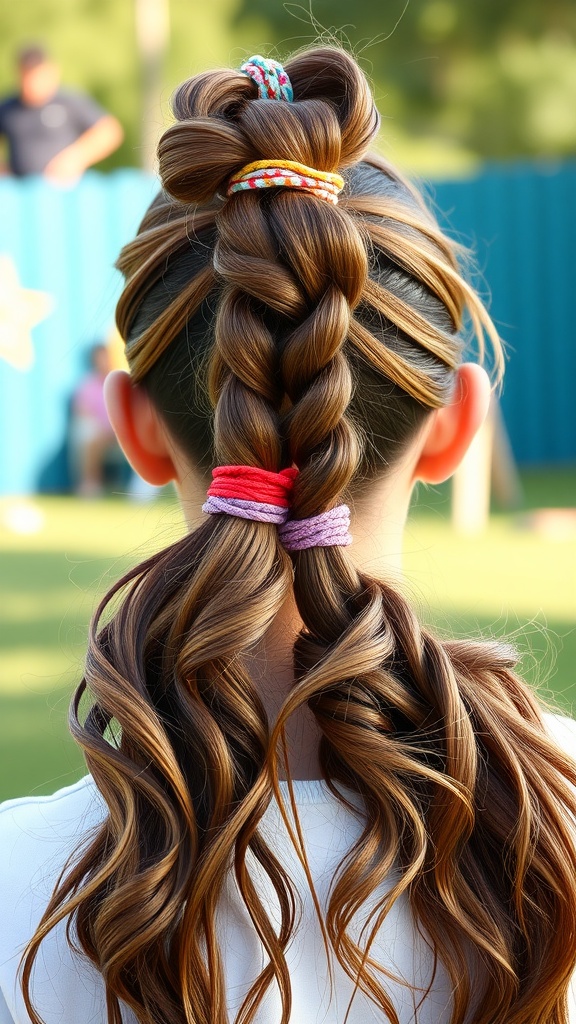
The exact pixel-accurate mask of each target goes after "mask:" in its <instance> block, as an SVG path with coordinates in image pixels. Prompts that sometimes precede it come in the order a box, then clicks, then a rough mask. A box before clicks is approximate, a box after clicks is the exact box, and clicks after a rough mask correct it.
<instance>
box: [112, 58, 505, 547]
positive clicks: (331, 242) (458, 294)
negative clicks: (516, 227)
mask: <svg viewBox="0 0 576 1024" xmlns="http://www.w3.org/2000/svg"><path fill="white" fill-rule="evenodd" d="M286 71H287V73H288V75H289V79H290V82H291V83H292V87H293V95H294V101H293V102H287V101H285V100H270V99H262V98H260V97H259V89H258V85H257V84H256V82H255V81H254V80H253V79H252V78H250V77H248V75H247V74H245V73H242V72H239V71H235V72H234V71H218V72H207V73H205V74H203V75H198V76H196V78H194V79H192V80H191V81H189V82H186V83H185V84H184V85H183V86H181V88H180V89H179V90H178V92H177V93H176V97H175V101H174V110H175V113H176V117H177V121H176V123H175V124H174V125H173V126H172V127H171V128H169V129H168V130H167V131H166V133H165V134H164V136H163V138H162V141H161V143H160V147H159V159H160V174H161V178H162V182H163V185H164V192H163V193H162V194H161V195H160V196H159V197H158V198H157V199H156V200H155V202H154V203H153V204H152V206H151V208H150V210H149V211H148V213H147V215H146V217H145V219H144V221H143V223H142V225H141V228H140V231H139V234H138V237H137V239H136V240H135V241H134V242H133V243H131V244H130V245H128V246H127V247H126V248H125V249H124V251H123V253H122V255H121V257H120V260H119V266H120V269H121V270H122V271H123V273H124V274H125V276H126V278H127V284H126V289H125V291H124V294H123V296H122V298H121V300H120V303H119V307H118V325H119V328H120V331H121V333H122V335H123V337H125V339H126V342H127V347H126V352H127V356H128V360H129V363H130V368H131V376H132V382H133V383H136V384H141V385H142V386H143V388H144V390H145V392H146V394H147V395H149V397H150V399H151V400H152V403H153V406H154V408H155V409H156V410H157V411H158V413H159V414H160V416H161V417H162V421H163V423H164V424H165V425H166V427H167V428H168V431H169V433H170V435H171V437H172V438H173V439H174V441H175V442H176V444H177V446H178V448H179V450H180V451H181V452H182V453H183V454H184V455H185V456H187V457H188V459H189V460H190V461H191V462H192V464H193V465H195V466H196V467H197V468H199V469H200V470H204V471H206V470H207V469H209V468H211V467H212V466H214V465H215V464H216V463H231V464H247V465H254V466H259V467H262V468H265V469H273V470H278V469H280V468H281V467H283V466H286V465H291V464H295V465H296V466H297V467H298V469H299V471H300V472H299V476H298V479H297V481H296V485H295V489H294V496H293V500H294V504H293V509H292V514H293V515H294V517H295V518H301V517H304V516H309V515H311V514H314V513H316V512H321V511H323V510H324V509H325V508H329V507H330V506H331V505H332V504H334V503H335V502H336V501H337V500H338V499H339V497H340V496H341V495H342V494H343V493H344V492H348V493H350V494H351V495H352V496H354V494H356V493H359V492H360V491H361V490H362V489H363V488H364V489H365V488H366V484H367V482H368V481H370V480H371V479H373V478H374V477H376V476H381V475H382V474H383V473H385V471H386V469H387V467H389V466H391V465H392V464H393V463H395V462H396V461H397V460H398V458H399V457H400V456H401V455H402V454H403V452H405V450H406V449H407V447H408V446H409V444H410V442H411V441H413V440H414V438H415V436H416V435H417V434H418V433H419V432H420V431H421V428H422V427H423V425H424V423H425V421H426V420H427V418H428V416H429V414H430V412H431V410H435V409H439V408H442V407H445V406H447V405H450V404H452V403H453V402H454V400H455V399H458V398H460V397H462V392H465V393H466V394H469V392H470V391H471V390H472V389H473V388H474V385H475V384H476V378H477V377H478V375H477V374H476V375H475V379H474V381H473V382H472V384H470V383H468V386H467V387H464V388H463V387H461V386H459V384H458V382H457V379H456V378H457V367H458V366H459V364H460V363H461V361H462V347H463V337H462V321H463V313H464V311H465V309H466V307H468V310H469V312H470V314H471V322H472V325H473V326H474V327H475V328H476V329H477V331H478V333H479V335H481V333H482V328H486V329H487V330H488V332H489V333H490V335H491V337H492V339H493V341H495V344H496V351H497V358H498V362H500V349H499V346H498V342H497V339H496V337H495V333H494V331H493V329H492V328H491V325H490V322H489V320H488V318H487V317H486V315H485V313H484V311H483V309H482V306H481V304H480V303H479V301H478V299H477V298H476V296H475V295H474V293H473V292H472V291H471V289H469V288H468V286H467V285H466V284H465V282H464V281H463V279H462V278H461V276H460V274H459V272H458V269H457V266H456V261H455V252H454V246H453V245H452V244H451V243H450V242H449V241H448V240H447V239H446V238H445V237H444V236H443V235H442V234H441V233H440V231H439V229H438V227H437V226H436V225H435V223H434V221H433V219H432V218H431V216H430V215H429V214H428V213H427V212H426V210H425V208H424V206H423V204H422V202H421V200H420V199H419V197H418V196H417V195H416V193H415V192H414V190H413V189H412V188H410V187H409V186H408V185H407V184H406V183H405V182H404V181H403V180H402V179H401V178H400V176H399V175H398V174H397V172H395V171H394V170H393V169H392V168H390V167H389V166H388V165H386V164H385V162H384V161H383V160H382V159H381V158H378V157H376V156H374V155H372V156H369V155H367V153H368V149H369V146H370V144H371V143H372V141H373V139H374V136H375V134H376V132H377V129H378V123H379V119H378V114H377V112H376V109H375V107H374V103H373V100H372V96H371V94H370V90H369V87H368V85H367V82H366V80H365V78H364V76H363V74H362V72H361V71H360V69H359V67H358V65H357V64H356V63H355V61H354V60H353V59H352V58H351V57H349V56H348V55H347V54H346V53H345V52H344V51H340V50H335V49H328V48H322V49H317V50H313V51H308V52H304V53H301V54H300V55H298V56H296V57H294V58H292V59H291V60H290V61H288V62H287V64H286ZM266 159H268V160H270V159H273V160H290V161H299V162H301V163H303V164H305V165H308V166H311V167H313V168H316V169H318V170H320V171H323V172H334V171H341V172H342V174H343V176H344V181H345V185H344V190H343V192H342V194H341V196H340V201H339V203H338V205H337V206H335V205H332V204H331V203H329V202H327V201H326V200H324V199H321V198H318V197H317V196H316V195H314V194H311V193H310V192H307V191H303V190H302V189H296V188H252V189H249V190H246V191H241V192H238V193H234V194H232V195H230V196H228V197H227V196H226V192H227V186H228V182H229V181H230V180H231V178H232V177H233V176H234V175H235V174H237V173H238V172H239V171H240V170H241V169H242V168H243V167H244V166H245V165H247V164H250V163H251V162H253V161H260V160H266ZM466 372H467V371H464V375H465V376H466ZM114 387H118V388H120V394H121V395H122V396H123V397H124V398H125V397H126V382H124V385H122V383H117V384H113V385H112V387H111V388H110V389H109V394H110V393H112V397H111V399H110V404H111V407H112V415H113V418H114V419H116V420H118V417H117V416H115V407H116V402H115V400H114V393H113V390H112V389H113V388H114ZM123 387H124V391H122V388H123ZM474 393H475V392H474ZM119 397H120V396H119ZM139 398H140V396H139ZM445 418H446V417H445ZM445 418H444V419H445ZM460 426H461V424H459V427H460ZM119 433H120V436H121V440H123V442H124V445H125V447H126V448H127V451H128V454H129V456H130V457H131V458H132V460H133V461H134V460H136V463H138V453H137V452H134V451H133V449H132V448H131V446H130V438H129V437H128V438H124V433H123V430H122V424H121V423H120V424H119ZM468 440H469V435H466V437H464V436H462V438H461V439H460V445H459V454H462V451H463V450H464V449H465V447H466V443H467V441H468ZM429 447H430V448H432V447H433V446H432V445H431V446H429ZM137 468H142V469H143V471H144V475H146V473H147V472H148V475H150V469H147V467H146V466H145V465H144V466H143V467H140V465H138V467H137ZM451 468H453V467H452V466H448V465H447V466H442V467H435V468H434V470H432V467H428V471H429V473H430V472H431V473H432V474H434V472H435V473H436V476H438V474H440V475H448V474H449V472H450V469H451ZM163 469H164V472H163V471H162V468H159V471H157V472H156V473H155V472H154V467H152V474H153V475H154V477H155V479H156V480H157V481H160V480H162V478H163V476H164V475H165V473H166V471H167V469H168V467H167V466H164V467H163ZM213 526H214V529H218V525H217V524H213ZM246 529H247V530H249V529H250V527H246ZM269 532H271V531H269Z"/></svg>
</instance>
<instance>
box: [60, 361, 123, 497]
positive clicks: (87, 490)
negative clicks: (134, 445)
mask: <svg viewBox="0 0 576 1024" xmlns="http://www.w3.org/2000/svg"><path fill="white" fill-rule="evenodd" d="M89 359H90V371H89V372H88V373H87V374H86V376H85V377H84V378H83V379H82V380H81V381H80V384H79V385H78V387H77V388H76V390H75V392H74V394H73V396H72V404H71V417H70V450H71V460H72V478H73V480H74V483H75V490H76V491H77V493H78V494H79V495H80V496H81V497H83V498H94V497H98V496H99V495H100V494H102V492H103V489H104V467H105V461H106V457H107V456H108V455H109V453H110V451H111V450H112V449H113V448H115V447H116V438H115V435H114V431H113V429H112V426H111V424H110V420H109V418H108V413H107V411H106V404H105V401H104V381H105V379H106V376H107V374H108V372H109V370H110V355H109V352H108V348H107V346H106V345H104V344H97V345H94V346H93V347H92V349H91V350H90V355H89Z"/></svg>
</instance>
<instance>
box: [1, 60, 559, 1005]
mask: <svg viewBox="0 0 576 1024" xmlns="http://www.w3.org/2000/svg"><path fill="white" fill-rule="evenodd" d="M174 109H175V115H176V122H175V123H174V124H173V125H172V126H171V127H170V128H168V129H167V131H166V132H165V133H164V135H163V137H162V139H161V142H160V146H159V165H160V174H161V179H162V190H161V191H160V193H159V195H158V196H157V198H156V199H155V200H154V201H153V203H152V204H151V206H150V208H149V210H148V211H147V213H146V215H145V217H144V220H143V222H142V224H141V227H140V230H139V232H138V235H137V237H136V238H135V239H134V240H133V241H132V242H130V243H128V245H126V246H125V248H124V249H123V250H122V253H121V255H120V258H119V261H118V266H119V268H120V270H121V271H122V272H123V274H124V276H125V289H124V292H123V294H122V296H121V298H120V301H119V305H118V309H117V322H118V326H119V329H120V332H121V334H122V336H123V337H124V339H125V342H126V354H127V358H128V364H129V368H130V369H129V373H127V372H124V371H116V372H114V373H112V374H111V375H110V376H109V378H108V379H107V383H106V397H107V405H108V409H109V413H110V417H111V420H112V422H113V424H114V428H115V431H116V434H117V436H118V439H119V441H120V443H121V445H122V447H123V448H124V451H125V453H126V455H127V457H128V458H129V460H130V462H131V463H132V465H133V467H134V468H135V470H137V471H138V472H139V473H140V474H141V475H142V477H143V478H145V479H147V480H148V481H149V482H150V483H152V484H156V485H163V484H166V483H167V482H169V481H175V483H176V486H177V489H178V493H179V497H180V500H181V502H182V506H183V510H184V513H185V516H186V520H187V524H188V528H189V529H188V532H187V533H186V535H185V536H184V537H182V538H181V539H180V540H178V541H177V542H176V543H174V544H172V545H171V546H170V547H168V548H167V549H165V550H162V551H160V552H159V553H157V554H155V555H153V556H151V557H149V558H148V559H147V560H146V561H145V562H143V563H142V564H141V565H140V566H137V567H135V568H134V569H132V570H130V571H129V572H128V573H127V574H126V576H125V577H124V578H123V579H121V580H120V581H119V582H118V583H117V584H116V585H115V586H114V587H113V588H112V589H111V591H110V593H109V595H108V596H107V597H106V598H105V599H104V600H103V601H102V603H101V605H100V607H99V609H98V611H97V613H96V615H95V618H94V621H93V624H92V627H91V630H90V639H89V647H88V654H87V659H86V668H85V675H84V678H83V679H82V681H81V683H80V685H79V687H78V689H77V692H76V694H75V697H74V700H73V704H72V710H71V718H70V721H71V727H72V731H73V734H74V736H75V737H76V739H77V741H78V742H79V743H80V744H81V746H82V748H83V750H84V752H85V756H86V761H87V765H88V768H89V769H90V774H89V775H88V776H86V777H85V778H84V779H83V780H81V781H80V782H79V783H77V784H75V785H73V786H69V787H66V788H64V789H61V790H59V791H58V792H56V793H55V794H54V795H53V796H50V797H35V796H32V797H29V798H23V799H16V800H12V801H9V802H8V803H6V804H5V805H3V809H2V811H1V812H0V851H1V856H2V860H1V862H0V904H1V905H2V907H3V914H4V915H5V922H6V923H5V928H4V934H3V936H2V937H1V938H0V991H1V992H2V993H3V997H4V1000H5V1003H4V1006H3V1008H2V1009H3V1016H1V1015H0V1020H1V1022H2V1024H24V1022H30V1021H32V1022H33V1024H38V1022H39V1021H40V1020H41V1019H42V1020H44V1021H45V1022H46V1024H56V1022H58V1024H76V1022H77V1021H87V1020H98V1021H108V1022H109V1024H120V1021H122V1022H125V1024H128V1022H134V1021H137V1022H139V1024H192V1022H205V1024H208V1022H212V1024H224V1022H225V1021H230V1022H232V1021H242V1024H256V1022H258V1024H288V1022H289V1021H290V1022H292V1024H314V1022H317V1021H320V1020H322V1021H325V1022H326V1024H342V1022H343V1021H344V1020H346V1021H347V1022H348V1024H366V1022H367V1021H374V1022H375V1021H382V1022H385V1021H390V1022H393V1024H414V1022H415V1021H418V1024H535V1022H537V1021H538V1022H539V1024H568V1022H569V1021H570V1022H571V1024H573V1022H576V1006H575V1004H574V1000H573V988H572V989H571V988H570V984H571V978H573V975H574V969H575V967H576V837H575V815H576V796H575V791H574V785H575V784H576V764H575V762H574V760H573V758H572V756H571V755H572V754H573V753H574V743H575V739H576V723H574V722H573V721H572V720H569V719H565V718H562V717H560V716H558V715H553V714H547V713H545V711H544V709H543V707H542V706H541V704H540V702H539V700H538V699H537V697H536V696H535V694H534V693H533V692H532V691H531V689H530V688H529V686H528V685H527V684H526V682H525V681H524V680H523V679H522V677H521V676H520V674H519V673H518V671H517V668H516V655H515V652H514V651H513V649H512V648H511V647H509V646H508V645H507V644H504V643H502V642H500V641H496V640H494V639H492V640H489V641H484V642H483V641H480V640H478V638H477V637H471V638H464V637H462V638H460V639H458V640H456V641H454V640H448V639H446V638H444V637H439V636H437V635H436V634H435V633H434V631H433V630H431V629H430V628H428V627H426V626H424V625H423V624H422V623H421V622H420V621H419V618H418V616H417V615H416V612H415V611H414V609H413V608H412V607H411V605H410V603H409V601H408V599H407V597H406V596H405V588H404V586H403V583H402V580H401V576H400V565H399V560H400V555H399V553H400V551H401V549H402V535H403V530H404V525H405V521H406V516H407V512H408V506H409V502H410V496H411V493H412V491H413V488H414V486H415V484H416V483H417V482H418V481H422V482H428V483H430V484H437V483H439V482H440V481H442V480H443V479H445V478H447V477H449V476H450V475H451V474H452V473H453V472H454V470H455V469H456V468H457V466H458V464H459V463H460V461H461V459H462V458H463V457H464V455H465V453H466V451H467V449H468V448H469V446H470V444H471V443H472V440H473V438H474V436H475V433H476V432H477V430H478V428H479V427H480V425H481V423H482V421H483V418H484V416H485V415H486V411H487V409H488V405H489V401H490V393H491V387H490V381H489V378H488V375H487V373H486V372H485V370H484V369H483V368H482V366H480V365H476V364H472V363H463V362H462V356H463V350H464V345H465V342H466V338H465V332H464V329H463V323H465V322H466V317H467V316H469V317H470V318H471V321H472V323H473V324H474V325H475V329H476V332H477V334H478V338H479V341H480V351H481V352H483V349H484V345H483V341H487V340H489V341H490V342H491V345H492V349H493V352H494V357H495V365H496V368H497V371H500V372H501V369H502V351H501V345H500V341H499V339H498V336H497V334H496V332H495V330H494V327H493V325H492V324H491V321H490V319H489V317H488V315H487V313H486V311H485V309H484V307H483V306H482V304H481V302H480V300H479V298H478V296H477V295H476V293H475V292H474V291H473V290H472V289H471V288H470V286H469V285H468V284H467V283H466V282H465V281H464V279H463V278H462V276H461V274H460V272H459V269H458V265H457V261H456V255H457V250H456V248H455V246H454V244H453V243H452V242H451V241H450V240H449V239H448V238H447V237H445V236H444V235H443V234H442V232H441V231H440V229H439V227H438V225H437V224H436V223H435V221H434V219H433V217H432V216H431V214H430V213H429V212H428V211H427V210H426V208H425V206H424V204H423V202H422V200H421V199H420V197H419V196H418V194H417V193H416V192H415V190H414V189H413V188H412V187H411V186H410V185H409V184H408V183H406V182H405V180H404V179H403V178H402V177H401V175H400V174H399V173H398V172H397V171H396V170H395V169H394V168H393V167H392V166H390V165H389V164H388V163H387V162H386V161H385V160H384V159H383V158H382V157H380V156H377V155H375V154H374V153H371V152H370V150H369V147H370V143H371V141H372V140H373V138H374V135H375V133H376V131H377V128H378V121H379V119H378V114H377V111H376V109H375V107H374V103H373V99H372V95H371V93H370V90H369V87H368V84H367V82H366V80H365V78H364V76H363V74H362V72H361V70H360V68H359V67H358V65H357V64H356V62H355V61H354V60H353V59H352V58H351V57H350V56H349V55H347V54H346V53H345V52H344V51H343V50H338V49H336V48H330V47H318V48H315V49H312V50H309V51H300V52H299V53H298V54H297V55H296V56H294V57H292V58H290V60H289V61H288V62H287V63H286V65H285V67H282V66H281V65H279V64H277V63H276V62H275V61H267V60H264V59H263V58H261V57H259V56H255V57H253V58H251V59H250V60H249V61H248V62H247V63H246V64H245V65H243V67H242V68H241V69H240V71H235V70H230V69H223V70H216V71H209V72H205V73H203V74H199V75H197V76H196V77H194V78H193V79H191V80H190V81H188V82H186V83H184V85H183V86H182V87H181V88H180V89H179V90H178V91H177V93H176V96H175V100H174ZM484 336H485V337H484ZM498 375H499V373H498V372H497V374H496V376H498ZM210 477H211V479H210ZM206 492H207V494H206ZM345 498H346V499H347V501H345V500H344V499H345ZM347 502H349V504H348V503H347ZM23 949H24V950H25V952H24V957H23V961H22V964H23V972H22V975H21V976H20V977H18V975H17V970H18V964H19V962H20V960H21V954H22V950H23ZM571 992H572V996H571V994H570V993H571ZM571 998H572V1002H569V1000H570V999H571Z"/></svg>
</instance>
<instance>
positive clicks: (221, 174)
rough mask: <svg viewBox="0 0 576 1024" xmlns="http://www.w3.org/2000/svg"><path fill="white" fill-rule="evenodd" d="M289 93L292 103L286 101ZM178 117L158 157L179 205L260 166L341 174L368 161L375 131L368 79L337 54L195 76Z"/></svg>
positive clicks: (324, 51)
mask: <svg viewBox="0 0 576 1024" xmlns="http://www.w3.org/2000/svg"><path fill="white" fill-rule="evenodd" d="M264 93H266V98H265V99H264V98H261V97H263V95H264ZM272 93H273V94H274V97H275V99H273V98H272ZM292 93H293V97H294V101H293V102H283V101H282V100H285V99H286V100H287V99H288V97H289V95H291V94H292ZM173 111H174V114H175V116H176V119H177V121H176V124H174V125H172V126H171V127H170V128H168V129H167V130H166V131H165V132H164V135H163V136H162V138H161V140H160V144H159V146H158V158H159V167H160V176H161V178H162V183H163V186H164V188H165V190H166V191H167V192H168V193H169V194H170V195H171V196H173V197H174V198H175V199H178V200H179V201H181V202H183V203H195V202H207V201H208V200H210V199H212V198H213V197H214V196H215V195H216V194H217V193H224V192H225V191H226V185H227V182H228V181H229V179H230V178H231V176H232V175H233V174H234V173H237V172H238V171H239V170H240V169H241V168H242V167H243V166H244V165H246V164H249V163H252V162H254V161H259V160H291V161H297V162H300V163H302V164H305V165H307V166H309V167H315V168H318V170H320V171H326V172H330V173H333V172H336V171H337V170H338V169H339V167H341V166H346V165H349V164H353V163H356V162H357V161H358V160H360V159H361V158H362V156H363V155H364V153H365V152H366V149H367V148H368V146H369V144H370V142H371V141H372V139H373V137H374V134H375V132H376V131H377V129H378V124H379V119H378V113H377V111H376V108H375V106H374V102H373V99H372V94H371V91H370V88H369V86H368V82H367V81H366V78H365V77H364V75H363V73H362V72H361V71H360V69H359V68H358V66H357V65H356V63H355V62H354V60H353V59H352V58H351V57H350V56H349V55H348V54H347V53H345V51H344V50H339V49H336V48H331V47H320V48H317V49H313V50H308V51H306V52H304V53H301V54H300V55H299V56H297V57H294V58H293V59H292V60H290V61H289V62H288V63H287V65H286V68H285V69H284V68H283V67H282V65H281V64H278V62H276V61H266V60H265V59H264V58H262V57H260V56H259V55H256V56H254V57H251V58H250V59H249V60H248V61H247V62H246V63H245V64H244V65H243V67H242V70H240V71H232V70H218V71H208V72H204V73H202V74H200V75H196V76H194V78H191V79H189V80H188V81H186V82H184V83H183V84H182V85H181V86H180V88H179V89H178V90H177V91H176V93H175V95H174V99H173Z"/></svg>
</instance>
